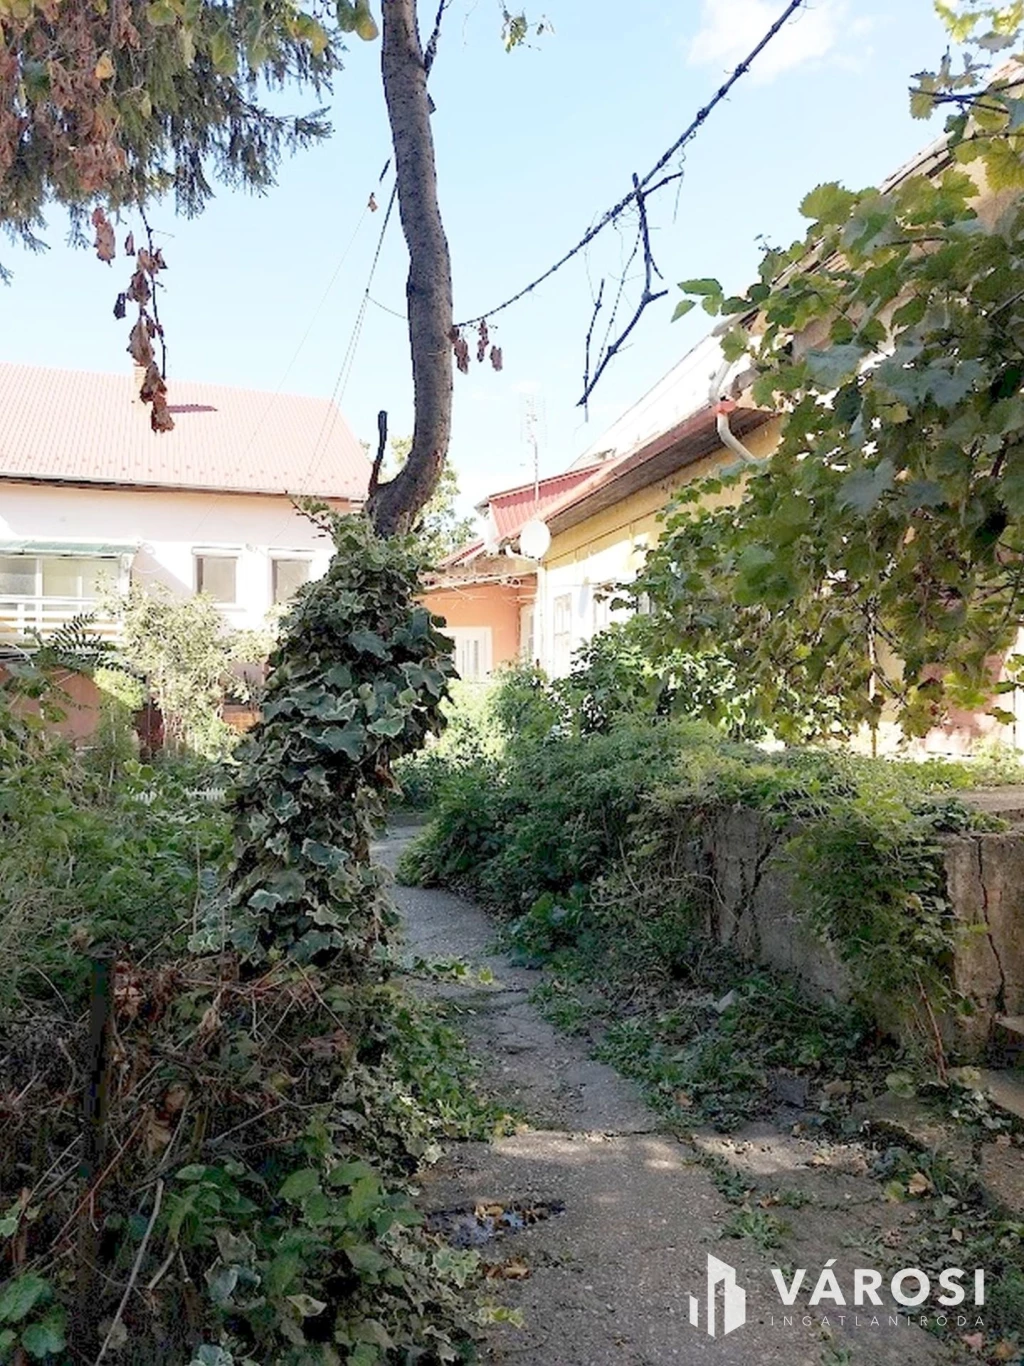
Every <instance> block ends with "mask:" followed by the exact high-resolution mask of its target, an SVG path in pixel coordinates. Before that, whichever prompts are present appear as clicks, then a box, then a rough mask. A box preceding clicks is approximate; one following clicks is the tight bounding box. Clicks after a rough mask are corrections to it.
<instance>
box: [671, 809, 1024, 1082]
mask: <svg viewBox="0 0 1024 1366" xmlns="http://www.w3.org/2000/svg"><path fill="white" fill-rule="evenodd" d="M785 838H786V837H785V834H784V833H781V832H780V831H779V830H777V829H776V828H775V827H773V826H772V825H771V823H770V822H769V821H767V820H765V819H764V818H763V817H762V816H761V815H759V814H758V813H757V812H756V811H749V810H742V809H738V810H726V811H721V812H719V813H717V814H715V815H712V816H711V817H710V818H709V819H708V820H707V821H706V822H705V823H704V825H703V827H702V831H701V834H700V837H699V839H698V840H697V842H696V844H695V845H693V846H691V849H690V851H689V853H688V855H687V859H688V862H689V863H690V869H691V871H692V873H693V874H695V879H694V889H695V892H696V894H697V898H698V902H699V905H700V908H701V910H702V913H703V916H704V928H705V930H706V932H707V933H708V934H709V935H710V936H711V937H713V938H714V939H716V940H717V941H718V942H719V943H721V944H724V945H727V946H728V947H730V948H732V949H733V950H734V951H735V952H737V953H739V954H740V955H742V956H743V957H745V958H749V959H751V960H752V961H754V962H758V963H762V964H765V965H766V966H768V967H773V968H777V969H779V970H781V971H783V972H787V973H790V974H792V975H793V976H795V977H796V978H798V979H799V980H800V981H801V982H802V983H803V985H804V986H805V987H806V988H807V989H808V991H809V992H810V994H811V995H812V996H816V997H818V998H819V999H827V998H831V999H835V1000H840V1001H842V1000H848V999H849V998H850V996H851V994H852V986H853V983H852V978H851V974H850V972H849V969H848V968H847V967H846V965H845V964H844V963H843V962H842V961H841V960H840V958H839V956H838V954H837V953H836V951H835V949H834V948H833V947H832V946H831V945H830V944H828V943H825V942H822V941H821V940H820V939H819V938H818V937H817V936H816V935H815V934H814V933H813V932H812V931H811V930H810V929H809V928H808V927H807V925H806V924H805V922H804V920H803V918H802V917H801V915H800V913H799V910H798V903H797V899H796V897H795V895H794V891H793V886H792V883H791V880H790V876H789V874H788V872H787V870H786V868H785V866H784V863H783V861H782V860H781V859H780V857H779V855H780V853H781V851H782V848H783V845H784V844H785ZM944 843H945V849H946V853H945V861H946V877H947V887H948V894H949V901H950V904H951V905H952V906H953V908H954V909H955V911H956V914H957V918H958V920H959V922H960V927H961V932H960V935H959V942H958V946H957V949H956V951H955V953H954V956H953V960H952V962H951V964H950V973H951V977H952V985H953V987H954V989H955V990H956V992H957V993H958V995H959V996H960V997H961V999H962V1004H963V1005H964V1007H965V1010H964V1011H963V1012H962V1013H961V1012H959V1011H958V1012H957V1013H956V1014H955V1015H952V1016H947V1017H945V1018H943V1019H941V1021H940V1025H941V1028H942V1032H943V1034H944V1036H945V1041H946V1044H947V1046H948V1047H949V1049H950V1051H951V1053H954V1054H955V1055H956V1056H958V1057H959V1058H960V1059H962V1060H964V1061H977V1060H980V1059H981V1058H982V1057H983V1055H984V1053H985V1050H986V1048H987V1047H988V1044H989V1042H990V1040H991V1039H992V1036H993V1033H994V1027H995V1020H996V1017H997V1016H998V1015H1024V829H1022V828H1016V829H1013V830H1010V831H1007V832H1006V833H1001V834H975V835H964V836H950V837H948V838H947V839H946V840H945V841H944ZM908 1005H911V1006H916V1003H908V1002H906V1001H897V1000H884V999H881V998H879V999H878V1000H876V1001H873V1002H872V1008H873V1010H874V1014H875V1018H876V1020H877V1022H878V1024H879V1025H880V1027H881V1028H882V1029H884V1030H885V1031H887V1032H889V1033H893V1034H896V1035H899V1034H901V1033H902V1032H904V1031H906V1030H907V1029H908V1023H907V1019H908V1012H907V1007H908ZM923 1023H924V1021H922V1020H920V1019H919V1020H918V1021H917V1022H916V1024H915V1023H914V1022H913V1021H911V1023H910V1032H916V1030H919V1029H920V1027H921V1026H922V1024H923Z"/></svg>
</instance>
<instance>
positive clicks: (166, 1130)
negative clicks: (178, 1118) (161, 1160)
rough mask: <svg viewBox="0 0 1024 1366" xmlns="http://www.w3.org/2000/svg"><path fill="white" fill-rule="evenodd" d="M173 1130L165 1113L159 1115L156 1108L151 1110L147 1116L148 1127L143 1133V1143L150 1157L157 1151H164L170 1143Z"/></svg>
mask: <svg viewBox="0 0 1024 1366" xmlns="http://www.w3.org/2000/svg"><path fill="white" fill-rule="evenodd" d="M173 1132H174V1130H173V1128H172V1126H171V1123H170V1120H168V1119H166V1118H165V1117H164V1116H163V1115H158V1114H157V1113H156V1111H155V1110H150V1111H149V1113H148V1114H147V1116H146V1127H145V1129H144V1130H143V1134H142V1143H143V1146H144V1148H145V1149H146V1152H147V1153H148V1154H149V1155H150V1157H152V1156H153V1155H154V1154H155V1153H159V1152H163V1150H164V1148H166V1147H167V1145H168V1143H170V1141H171V1136H172V1134H173Z"/></svg>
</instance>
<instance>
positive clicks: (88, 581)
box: [43, 555, 117, 598]
mask: <svg viewBox="0 0 1024 1366" xmlns="http://www.w3.org/2000/svg"><path fill="white" fill-rule="evenodd" d="M116 566H117V562H116V561H115V560H112V559H96V558H93V557H92V556H89V557H88V558H87V557H84V556H79V557H75V556H72V555H53V556H46V557H44V558H43V595H44V597H48V598H96V597H99V595H100V581H101V580H102V579H104V578H106V579H107V580H109V581H110V583H111V584H112V583H114V582H115V581H116Z"/></svg>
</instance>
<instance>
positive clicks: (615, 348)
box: [576, 175, 668, 408]
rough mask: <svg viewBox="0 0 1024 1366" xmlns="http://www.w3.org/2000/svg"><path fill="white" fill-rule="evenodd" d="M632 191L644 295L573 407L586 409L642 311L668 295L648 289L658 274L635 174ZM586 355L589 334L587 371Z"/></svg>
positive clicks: (641, 193)
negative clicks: (591, 396) (634, 201)
mask: <svg viewBox="0 0 1024 1366" xmlns="http://www.w3.org/2000/svg"><path fill="white" fill-rule="evenodd" d="M633 192H634V195H635V197H636V207H637V212H638V213H639V215H640V241H641V243H642V244H643V249H644V292H643V293H642V294H641V295H640V302H639V303H638V304H637V306H636V311H635V312H634V314H633V316H632V318H630V320H629V322H628V323H627V324H626V326H625V327H624V328H623V330H622V331H621V332H620V333H619V335H618V336H617V337H616V338H615V340H614V341H613V342H611V343H610V344H609V345H608V346H606V347H605V350H604V355H603V356H602V357H601V362H600V364H599V365H598V367H597V369H596V370H595V371H594V377H593V379H591V380H589V381H588V380H587V379H586V378H585V377H584V386H583V397H582V398H580V399H579V400H578V401H577V404H576V406H577V408H586V406H587V400H588V399H589V398H590V395H591V394H592V393H593V392H594V389H595V387H596V386H597V382H598V380H599V379H600V378H601V376H602V375H603V374H604V372H605V370H606V368H607V366H608V363H609V362H610V361H611V359H612V357H613V356H615V355H616V354H617V353H618V352H619V351H621V350H622V347H623V345H624V343H625V341H626V338H627V337H628V336H629V334H630V333H631V332H632V331H633V328H634V327H636V325H637V323H638V322H639V321H640V319H641V317H642V316H643V313H644V310H645V309H646V308H647V307H648V305H650V304H653V303H654V302H655V300H657V299H664V297H665V295H666V294H667V293H668V290H667V289H659V290H657V291H656V292H655V291H652V289H651V285H652V284H653V283H654V277H655V275H657V277H658V279H659V280H660V279H661V271H660V270H659V269H658V267H657V266H656V265H655V263H654V256H653V254H652V252H651V234H650V229H649V228H648V226H647V196H646V195H645V194H644V193H643V192H642V191H641V189H640V181H639V180H638V179H637V177H636V176H635V175H634V176H633ZM591 326H593V324H591ZM589 352H590V334H589V333H588V334H587V368H588V369H589V367H590V354H589Z"/></svg>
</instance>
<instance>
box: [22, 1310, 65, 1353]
mask: <svg viewBox="0 0 1024 1366" xmlns="http://www.w3.org/2000/svg"><path fill="white" fill-rule="evenodd" d="M66 1320H67V1316H66V1314H65V1312H64V1309H63V1307H62V1306H61V1305H59V1304H55V1305H53V1307H52V1308H51V1309H49V1310H48V1311H47V1313H46V1315H45V1317H44V1318H42V1319H40V1321H39V1322H38V1323H33V1324H30V1325H29V1327H28V1328H26V1329H25V1331H24V1332H23V1333H22V1335H21V1345H22V1347H24V1349H25V1351H26V1352H28V1354H29V1356H30V1357H35V1359H36V1360H37V1361H42V1359H43V1358H44V1357H48V1356H50V1355H51V1354H52V1353H54V1352H63V1350H64V1348H65V1347H66V1346H67V1338H66V1336H65V1326H66Z"/></svg>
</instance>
